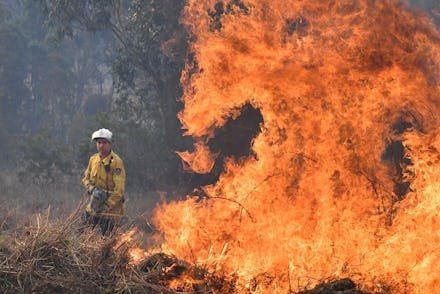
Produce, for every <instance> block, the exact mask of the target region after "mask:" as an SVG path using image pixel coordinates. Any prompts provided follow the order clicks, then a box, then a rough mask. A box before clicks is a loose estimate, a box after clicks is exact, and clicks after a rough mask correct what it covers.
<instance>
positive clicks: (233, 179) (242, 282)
mask: <svg viewBox="0 0 440 294" xmlns="http://www.w3.org/2000/svg"><path fill="white" fill-rule="evenodd" d="M184 22H185V24H186V25H187V26H188V28H189V30H190V31H191V33H192V34H193V35H194V38H193V39H194V42H193V43H192V44H191V45H192V50H193V52H194V56H195V58H194V60H195V61H194V62H193V63H191V64H188V66H187V68H186V70H185V72H184V73H183V76H182V84H183V85H184V90H185V91H184V96H183V99H184V102H185V108H184V110H183V111H182V113H181V114H180V116H179V118H180V120H181V122H182V124H183V126H184V128H185V129H186V130H187V135H190V136H193V137H194V138H196V139H200V138H205V139H204V140H205V141H207V140H209V138H212V136H213V135H214V132H213V130H215V129H216V128H219V127H221V126H223V125H224V124H225V123H226V122H227V119H228V118H229V117H236V116H237V113H236V111H237V109H239V108H240V107H242V106H243V105H245V104H251V105H252V106H254V107H255V108H258V109H259V110H260V111H261V114H262V116H263V119H264V123H263V124H262V125H261V132H260V133H259V134H258V136H257V137H256V138H255V139H254V141H253V145H252V150H253V153H254V154H255V156H253V157H249V158H247V159H245V160H243V159H242V160H239V161H237V160H235V159H233V158H227V159H226V160H225V171H224V173H223V174H222V175H221V176H220V179H219V180H218V181H217V182H216V183H215V184H213V185H209V186H205V187H203V190H204V192H205V194H206V195H207V196H208V197H204V198H199V197H196V196H191V195H189V196H188V198H187V199H186V200H185V201H177V202H172V203H168V204H164V205H162V206H161V207H159V208H158V209H157V211H156V214H155V224H156V226H157V227H158V228H159V229H160V230H161V231H162V232H163V233H164V235H165V239H166V241H165V244H163V250H165V251H167V252H170V253H172V254H175V255H176V256H177V257H179V258H182V259H185V260H188V261H193V262H194V263H196V264H203V265H204V266H206V267H207V268H208V269H210V270H212V271H217V272H222V273H224V274H226V275H231V276H235V277H237V292H249V291H251V292H254V293H287V292H288V291H289V290H291V291H298V290H300V289H304V288H306V287H312V286H314V285H316V284H317V283H318V282H320V281H323V280H325V279H329V278H343V277H350V278H351V279H353V280H354V281H355V282H357V283H358V285H360V286H361V287H362V289H364V290H368V291H372V292H380V291H391V292H392V293H435V292H436V291H437V290H436V287H437V285H438V284H439V283H440V266H439V265H440V245H439V244H440V217H439V214H440V213H439V212H440V164H439V163H440V129H439V125H440V120H439V113H440V103H439V102H440V99H439V98H440V97H439V95H440V91H439V90H440V89H439V77H440V76H439V65H440V35H439V32H438V31H437V30H436V28H435V27H434V25H433V24H432V23H431V22H430V20H429V19H428V18H427V17H425V16H424V15H422V14H419V13H415V12H414V11H412V9H411V8H410V7H409V6H407V5H406V4H405V3H402V2H401V1H392V0H383V1H372V0H354V1H353V0H341V1H328V0H327V1H326V0H302V1H298V0H242V1H240V0H233V1H229V2H221V1H209V0H190V1H188V4H187V6H186V8H185V11H184ZM206 138H208V139H206ZM203 143H204V142H198V143H197V146H198V149H199V150H204V154H205V155H204V156H203V157H200V158H205V159H206V160H208V161H209V160H213V158H215V156H209V154H208V155H206V154H207V153H206V148H202V147H201V145H200V144H203ZM205 143H206V142H205ZM400 153H401V155H400ZM185 154H186V157H187V158H189V156H190V155H189V153H185ZM200 158H199V159H197V160H196V158H195V156H192V157H191V159H188V160H186V162H187V164H191V163H197V164H199V165H200V166H201V167H197V166H195V167H193V168H192V170H194V171H198V170H199V171H200V170H205V172H206V167H212V162H211V163H210V162H204V163H202V162H200V161H201V160H200Z"/></svg>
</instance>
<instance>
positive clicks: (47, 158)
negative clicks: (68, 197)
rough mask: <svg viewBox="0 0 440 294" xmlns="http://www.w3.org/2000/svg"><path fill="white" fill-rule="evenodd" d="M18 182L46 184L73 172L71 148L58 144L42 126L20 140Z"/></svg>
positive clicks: (47, 129)
mask: <svg viewBox="0 0 440 294" xmlns="http://www.w3.org/2000/svg"><path fill="white" fill-rule="evenodd" d="M19 150H20V151H21V152H22V156H21V160H20V165H19V166H20V172H19V174H18V176H19V178H20V182H21V183H23V184H26V183H28V184H29V183H32V184H37V185H47V184H49V183H52V182H54V181H57V180H62V178H63V177H64V176H66V175H71V174H72V172H73V166H74V165H73V164H72V161H71V154H72V150H71V148H68V147H66V146H64V145H63V144H60V142H59V140H57V139H56V138H54V136H53V134H52V133H51V131H50V129H49V128H42V129H40V130H39V131H38V132H36V133H35V134H33V135H31V136H28V137H24V138H22V140H21V141H20V144H19Z"/></svg>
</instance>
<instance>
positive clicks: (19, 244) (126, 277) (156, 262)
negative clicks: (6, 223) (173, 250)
mask: <svg viewBox="0 0 440 294" xmlns="http://www.w3.org/2000/svg"><path fill="white" fill-rule="evenodd" d="M81 211H82V210H81V209H78V210H77V211H75V212H74V213H72V214H71V215H70V216H69V217H68V218H67V219H64V220H50V218H49V216H50V213H49V211H47V212H46V213H45V214H44V215H43V216H41V215H39V216H35V218H34V221H33V222H32V223H28V224H27V225H23V226H19V227H17V228H15V229H14V230H5V229H3V227H2V228H1V231H0V289H1V290H2V293H179V292H181V293H226V292H229V290H231V287H232V286H231V285H232V284H231V283H228V282H227V281H225V280H223V279H222V278H219V277H214V276H211V275H209V274H208V273H207V272H205V271H204V270H203V269H199V268H196V267H194V266H192V265H190V264H188V263H186V262H184V261H180V260H178V259H176V258H175V257H173V256H169V255H165V254H154V255H151V256H148V257H146V258H145V259H144V260H142V261H141V262H140V263H139V264H137V265H133V264H132V263H130V254H129V250H130V248H132V247H133V246H136V244H133V243H132V242H131V241H130V242H129V241H126V242H121V240H122V236H123V230H122V229H120V230H118V231H116V232H115V233H114V234H113V235H112V236H108V237H103V236H101V234H100V233H99V232H95V231H92V230H91V229H89V228H84V227H83V226H82V219H81V214H82V213H81ZM183 276H185V280H186V281H187V282H186V283H185V285H184V286H182V285H180V286H178V287H176V286H174V288H173V286H172V285H174V284H172V283H171V282H172V281H173V280H175V279H180V278H181V277H183ZM180 280H183V279H180ZM188 281H191V282H188ZM180 284H182V283H180Z"/></svg>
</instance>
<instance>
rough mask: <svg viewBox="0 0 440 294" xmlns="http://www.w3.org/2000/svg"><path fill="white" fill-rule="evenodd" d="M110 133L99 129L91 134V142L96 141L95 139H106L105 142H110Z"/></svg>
mask: <svg viewBox="0 0 440 294" xmlns="http://www.w3.org/2000/svg"><path fill="white" fill-rule="evenodd" d="M112 135H113V134H112V132H110V131H109V130H107V129H99V130H97V131H95V132H93V134H92V141H94V140H96V139H101V138H102V139H106V140H107V141H109V142H111V141H112Z"/></svg>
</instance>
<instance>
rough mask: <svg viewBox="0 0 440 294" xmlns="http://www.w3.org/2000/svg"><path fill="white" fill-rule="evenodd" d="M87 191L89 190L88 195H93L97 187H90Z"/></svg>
mask: <svg viewBox="0 0 440 294" xmlns="http://www.w3.org/2000/svg"><path fill="white" fill-rule="evenodd" d="M86 189H87V193H88V194H89V195H91V194H92V193H93V190H95V189H96V187H95V186H93V185H88V186H87V188H86Z"/></svg>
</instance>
